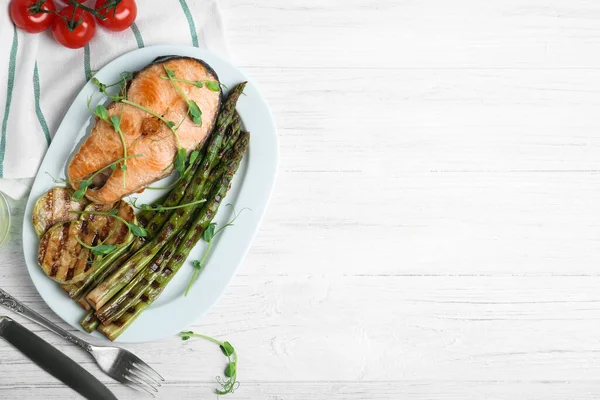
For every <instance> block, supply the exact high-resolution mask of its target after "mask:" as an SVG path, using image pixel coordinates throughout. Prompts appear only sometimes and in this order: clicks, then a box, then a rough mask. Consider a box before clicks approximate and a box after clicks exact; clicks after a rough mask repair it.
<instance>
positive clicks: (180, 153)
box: [175, 148, 187, 173]
mask: <svg viewBox="0 0 600 400" xmlns="http://www.w3.org/2000/svg"><path fill="white" fill-rule="evenodd" d="M186 161H187V152H186V151H185V149H184V148H180V149H179V150H177V155H176V156H175V171H177V172H179V173H183V171H184V170H185V162H186Z"/></svg>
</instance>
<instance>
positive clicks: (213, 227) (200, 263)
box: [184, 204, 250, 296]
mask: <svg viewBox="0 0 600 400" xmlns="http://www.w3.org/2000/svg"><path fill="white" fill-rule="evenodd" d="M227 205H228V206H230V207H231V209H232V213H233V218H232V219H231V220H230V221H229V222H228V223H226V224H225V225H223V226H222V227H220V228H219V229H217V224H216V223H215V222H211V223H210V224H208V226H207V227H206V229H204V232H203V233H202V239H204V241H205V242H206V243H208V245H207V246H206V250H204V254H202V258H201V259H200V260H194V261H193V262H192V266H193V267H194V273H193V274H192V277H191V278H190V282H189V283H188V285H187V288H186V289H185V294H184V296H187V295H188V293H189V292H190V289H191V288H192V286H193V285H194V282H196V279H198V275H199V274H200V271H201V270H202V269H203V268H204V266H205V265H206V259H207V258H208V255H209V253H210V250H211V248H212V243H213V239H214V238H215V237H216V236H217V235H218V234H220V233H221V232H223V230H224V229H225V228H227V227H229V226H233V223H234V222H235V220H236V219H238V217H239V216H240V215H241V214H242V212H244V210H250V209H249V208H242V209H241V210H240V212H239V213H236V212H235V208H234V207H233V205H232V204H227Z"/></svg>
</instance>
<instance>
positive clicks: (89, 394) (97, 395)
mask: <svg viewBox="0 0 600 400" xmlns="http://www.w3.org/2000/svg"><path fill="white" fill-rule="evenodd" d="M0 336H2V337H4V339H6V341H7V342H9V343H10V344H12V345H13V346H15V347H16V348H17V349H18V350H19V351H20V352H21V353H23V354H24V355H25V356H27V358H29V359H30V360H32V361H33V362H35V363H36V364H37V365H39V366H40V367H42V368H43V369H44V370H45V371H46V372H48V373H49V374H51V375H53V376H54V377H55V378H57V379H59V380H60V381H62V382H63V383H65V384H67V385H69V386H70V387H71V388H72V389H73V390H75V391H76V392H78V393H79V394H81V395H82V396H83V397H85V398H86V399H89V400H117V398H116V397H115V395H114V394H112V392H111V391H110V390H108V388H107V387H106V386H104V384H103V383H102V382H100V381H99V380H98V379H96V378H95V377H94V376H92V374H90V373H89V372H87V371H86V370H85V369H83V367H81V366H80V365H79V364H77V363H76V362H75V361H73V360H71V359H70V358H69V357H67V356H66V355H64V354H63V353H61V352H60V351H58V350H57V349H56V348H54V347H53V346H52V345H51V344H49V343H48V342H46V341H44V340H43V339H41V338H40V337H38V336H37V335H35V334H34V333H33V332H31V331H30V330H29V329H27V328H25V327H23V326H22V325H20V324H18V323H16V322H15V321H13V320H11V319H10V318H6V317H0Z"/></svg>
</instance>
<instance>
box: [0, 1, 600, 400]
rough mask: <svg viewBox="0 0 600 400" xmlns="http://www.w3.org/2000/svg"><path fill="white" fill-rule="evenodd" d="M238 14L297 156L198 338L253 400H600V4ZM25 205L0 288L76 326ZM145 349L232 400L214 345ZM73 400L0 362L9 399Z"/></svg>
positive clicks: (381, 4)
mask: <svg viewBox="0 0 600 400" xmlns="http://www.w3.org/2000/svg"><path fill="white" fill-rule="evenodd" d="M222 3H223V4H222V6H223V11H224V14H225V18H226V21H227V25H228V35H229V37H230V40H231V45H232V50H233V52H234V54H235V55H236V63H237V64H238V65H240V66H241V67H243V68H244V69H245V70H246V71H247V73H248V74H249V75H251V76H253V77H254V78H255V79H256V80H257V81H258V83H259V85H260V86H261V88H262V90H263V91H264V94H265V95H266V97H267V99H268V101H269V102H270V104H271V106H272V109H273V112H274V114H275V117H276V120H277V123H278V126H279V133H280V146H281V163H280V171H279V176H278V181H277V186H276V191H275V194H274V197H273V199H272V202H271V205H270V208H269V211H268V213H267V216H266V219H265V220H264V223H263V225H262V229H261V231H260V233H259V235H258V237H257V238H256V241H255V243H254V246H253V248H252V250H251V252H250V254H249V255H248V258H247V260H246V262H245V264H244V266H243V268H242V269H241V272H240V274H239V275H238V276H237V278H236V279H235V282H234V283H233V285H232V286H231V287H230V288H229V290H228V291H227V294H226V296H225V297H224V298H223V299H222V300H221V302H220V303H219V304H218V305H217V306H216V307H215V309H214V310H213V311H212V312H211V313H210V314H209V315H208V316H207V317H206V318H204V319H203V320H202V321H201V322H200V324H199V325H197V326H194V327H193V329H194V330H197V331H200V332H203V333H207V334H210V335H214V336H216V337H219V338H223V339H227V340H229V341H231V342H232V343H233V344H234V345H235V346H236V348H237V349H238V351H239V353H240V364H239V379H240V381H241V387H240V388H239V389H238V391H237V392H236V393H235V395H234V396H232V398H236V399H248V400H249V399H252V400H261V399H273V400H275V399H282V400H283V399H285V400H304V399H328V400H358V399H365V400H380V399H386V400H397V399H461V400H463V399H476V400H480V399H511V400H512V399H544V400H547V399H556V400H559V399H560V400H563V399H597V398H600V275H599V273H598V271H600V174H599V172H600V112H599V111H598V110H599V109H600V3H599V2H595V1H584V0H568V1H567V0H561V1H559V0H495V1H482V0H457V1H444V0H428V1H409V0H362V1H361V0H327V1H325V0H303V1H295V0H288V1H280V0H268V1H266V0H265V1H253V0H224V1H223V2H222ZM13 206H14V211H13V216H14V224H13V230H12V236H11V239H10V242H9V243H8V244H7V245H5V246H4V247H3V248H2V249H0V285H1V286H2V287H3V288H5V289H7V290H8V291H9V292H11V293H13V294H14V295H16V296H17V297H19V298H20V299H22V300H24V301H25V302H26V303H27V304H29V305H30V306H31V307H33V308H34V309H36V310H38V311H41V312H42V313H44V315H46V316H49V317H50V318H51V319H52V320H53V321H55V322H58V323H59V324H61V325H62V326H66V325H65V324H64V323H62V322H61V321H60V320H59V319H58V318H57V317H56V316H55V315H54V314H52V312H51V311H50V310H49V309H48V308H47V307H46V306H45V304H44V302H43V301H42V300H41V299H40V297H39V296H38V294H37V293H36V292H35V290H34V288H33V286H32V284H31V282H30V280H29V277H28V274H27V272H26V270H25V268H24V267H23V255H22V251H21V241H20V231H21V229H20V225H21V221H22V218H23V215H22V214H23V203H22V202H17V203H14V202H13ZM15 319H16V320H18V321H20V322H23V323H24V324H25V325H26V326H27V327H29V328H30V329H32V330H34V331H35V332H37V333H39V334H40V336H42V337H44V338H45V339H47V340H49V341H50V342H51V343H53V344H54V345H56V346H57V347H58V348H59V349H60V350H62V351H64V352H65V353H67V354H68V355H69V356H71V357H72V358H74V359H75V360H77V361H78V362H81V363H82V364H83V365H84V366H85V367H86V368H88V369H89V370H90V371H91V372H92V373H93V374H94V375H96V376H98V377H99V378H101V379H102V380H103V381H105V382H107V384H108V385H109V387H110V388H111V389H112V390H114V392H115V393H116V394H117V395H118V396H119V398H122V399H134V398H135V399H137V398H141V397H140V395H137V394H136V393H135V392H132V391H129V390H127V389H124V388H122V387H120V386H119V385H117V384H114V383H112V382H110V381H109V379H108V378H105V377H104V376H103V375H102V374H101V373H100V372H99V370H98V369H97V368H96V366H95V365H94V364H93V363H92V362H91V361H90V359H89V358H88V357H87V355H86V354H82V352H81V351H79V350H77V349H76V348H74V347H73V346H70V345H68V344H65V343H64V342H63V341H61V340H59V339H57V338H56V337H55V336H53V335H52V334H50V333H48V332H45V331H43V330H41V329H39V328H38V327H37V326H35V325H33V324H31V323H28V322H27V321H24V320H23V319H22V318H19V317H16V318H15ZM127 347H128V348H130V349H131V350H133V351H134V352H136V353H138V354H139V355H140V356H141V357H142V358H143V359H145V360H147V361H148V362H149V363H150V364H152V365H153V366H155V367H156V368H157V369H158V370H160V371H161V372H163V373H164V375H165V377H166V378H167V379H168V381H169V382H168V384H167V385H166V386H165V387H164V388H163V389H162V390H161V393H160V398H161V399H169V400H179V399H199V398H202V399H204V398H215V397H216V396H214V395H213V394H212V393H211V390H212V389H213V388H214V387H215V383H214V376H215V375H217V374H219V373H220V372H221V368H222V366H223V365H224V364H223V357H222V355H221V354H220V352H219V350H218V349H216V348H215V347H214V346H213V345H211V344H210V343H205V342H203V341H188V342H185V343H184V342H182V341H181V340H180V339H178V338H175V337H174V338H171V339H166V340H163V341H160V342H156V343H152V344H150V345H137V346H127ZM73 396H74V395H73V392H72V391H70V390H69V389H67V388H65V387H64V386H63V385H61V384H59V383H57V381H56V380H54V379H53V378H52V377H50V376H49V375H47V374H46V373H44V372H42V371H41V370H40V369H38V367H36V366H35V365H33V364H31V363H30V362H29V361H27V360H25V359H24V358H23V356H22V355H21V354H20V353H18V352H17V351H15V350H14V349H12V348H11V347H9V346H5V345H0V398H2V399H19V400H22V399H45V400H46V399H48V400H49V399H61V400H62V399H69V398H74V397H73Z"/></svg>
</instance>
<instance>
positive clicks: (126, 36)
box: [0, 0, 228, 199]
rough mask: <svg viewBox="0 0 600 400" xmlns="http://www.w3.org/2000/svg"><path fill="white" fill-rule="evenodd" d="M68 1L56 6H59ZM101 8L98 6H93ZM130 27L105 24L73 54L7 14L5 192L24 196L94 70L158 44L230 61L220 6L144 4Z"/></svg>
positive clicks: (1, 14) (1, 100)
mask: <svg viewBox="0 0 600 400" xmlns="http://www.w3.org/2000/svg"><path fill="white" fill-rule="evenodd" d="M61 1H62V0H55V3H56V4H57V7H60V6H61ZM85 3H86V4H87V5H90V3H91V5H92V6H93V3H94V0H92V1H87V2H85ZM137 3H138V16H137V20H136V22H135V23H134V24H133V25H132V26H131V28H130V29H128V30H125V31H123V32H108V31H106V30H104V29H103V28H102V27H101V26H98V29H97V32H96V36H95V37H94V38H93V39H92V41H91V42H90V43H89V44H88V45H87V46H85V48H82V49H77V50H71V49H67V48H64V47H62V46H61V45H60V44H59V43H57V42H56V41H54V39H53V38H52V34H51V32H49V31H47V32H42V33H40V34H29V33H27V32H24V31H21V30H19V29H17V28H15V26H14V25H13V24H12V21H11V20H10V17H9V15H8V8H7V7H3V9H2V10H0V124H1V125H0V129H1V130H0V135H1V136H0V190H1V191H3V192H4V193H6V194H8V195H9V196H10V197H12V198H15V199H16V198H21V197H23V196H24V195H25V194H26V193H27V191H28V189H29V187H30V185H31V182H32V177H33V176H35V174H36V173H37V170H38V167H39V165H40V162H41V161H42V158H43V157H44V154H45V153H46V150H47V148H48V146H49V145H50V142H51V141H52V136H53V134H54V132H55V131H56V130H57V128H58V126H59V124H60V122H61V120H62V118H63V116H64V114H65V113H66V111H67V109H68V108H69V106H70V105H71V102H72V101H73V99H74V98H75V96H76V95H77V93H78V92H79V90H81V88H82V87H83V85H84V84H85V83H86V81H87V80H88V79H89V77H90V75H91V74H92V73H93V71H94V70H97V69H99V68H102V67H103V66H104V65H105V64H107V63H108V62H110V61H112V60H113V59H114V58H116V57H118V56H120V55H122V54H124V53H127V52H129V51H132V50H134V49H137V48H141V47H144V46H149V45H154V44H187V45H193V46H196V47H199V46H202V47H205V48H208V49H209V50H211V51H214V52H216V53H218V54H220V55H221V56H225V57H227V56H228V50H227V44H226V41H225V35H224V32H223V26H222V21H221V15H220V11H219V5H218V0H138V1H137Z"/></svg>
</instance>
